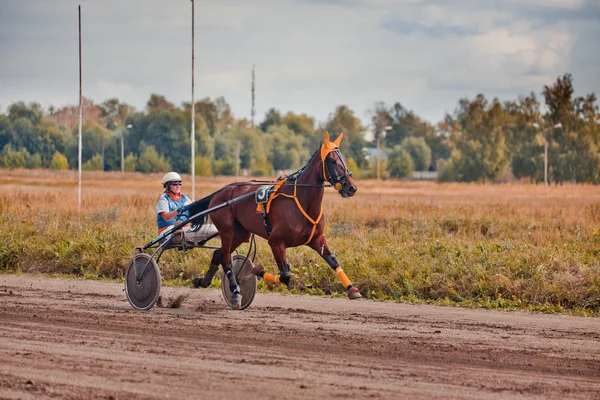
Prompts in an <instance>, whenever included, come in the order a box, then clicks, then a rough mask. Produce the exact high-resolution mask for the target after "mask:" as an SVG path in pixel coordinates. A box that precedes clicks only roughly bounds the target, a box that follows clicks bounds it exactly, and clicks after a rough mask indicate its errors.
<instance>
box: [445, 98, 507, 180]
mask: <svg viewBox="0 0 600 400" xmlns="http://www.w3.org/2000/svg"><path fill="white" fill-rule="evenodd" d="M457 117H458V122H459V123H460V125H461V126H462V132H461V134H460V136H459V138H458V140H457V142H456V149H457V150H458V151H456V152H453V157H454V158H452V164H451V165H452V166H453V167H455V168H457V171H456V176H458V178H459V179H460V180H462V181H467V182H472V181H483V182H486V181H493V180H494V179H496V178H498V177H499V176H500V174H501V173H502V172H503V171H504V169H505V167H506V166H507V165H508V155H507V148H506V141H505V131H506V130H507V122H508V120H509V118H508V114H507V113H506V111H505V110H504V109H503V108H502V106H501V104H500V102H499V101H498V100H496V99H495V100H494V101H493V103H492V104H491V105H489V104H488V102H487V100H486V99H485V97H484V96H483V95H481V94H480V95H478V96H477V97H476V98H475V100H473V101H471V102H469V101H464V100H461V102H460V103H459V110H458V112H457Z"/></svg>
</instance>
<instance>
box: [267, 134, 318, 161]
mask: <svg viewBox="0 0 600 400" xmlns="http://www.w3.org/2000/svg"><path fill="white" fill-rule="evenodd" d="M265 139H266V141H267V143H269V144H270V149H269V155H268V160H269V162H270V163H271V164H272V166H273V168H274V169H275V170H288V169H298V168H300V167H301V166H302V165H301V162H302V161H303V160H307V159H308V156H309V155H308V151H307V150H306V149H305V148H304V147H303V143H304V138H303V137H302V136H299V135H295V134H294V132H293V131H292V130H290V129H289V128H288V127H287V126H285V125H271V126H270V127H269V130H268V133H267V136H266V137H265Z"/></svg>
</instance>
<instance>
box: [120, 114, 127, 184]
mask: <svg viewBox="0 0 600 400" xmlns="http://www.w3.org/2000/svg"><path fill="white" fill-rule="evenodd" d="M125 129H127V128H126V127H124V126H123V127H122V128H121V175H125V138H124V136H125Z"/></svg>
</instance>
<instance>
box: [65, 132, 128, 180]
mask: <svg viewBox="0 0 600 400" xmlns="http://www.w3.org/2000/svg"><path fill="white" fill-rule="evenodd" d="M78 134H79V132H74V133H73V136H72V137H71V138H70V139H69V142H68V143H67V145H66V146H65V155H66V156H67V159H68V160H69V164H70V165H77V164H78V159H77V158H78V138H77V136H78ZM81 142H82V145H81V163H82V165H83V163H86V162H87V161H88V160H90V159H91V158H92V157H94V156H95V155H97V154H99V155H100V156H101V158H102V160H103V163H102V165H103V168H101V169H102V170H105V169H120V167H121V165H120V154H119V152H118V150H117V149H118V146H117V140H116V138H115V137H113V135H112V134H111V132H110V131H109V130H108V129H106V128H104V127H103V126H102V125H100V124H99V123H97V122H96V121H87V122H85V123H84V124H83V126H82V135H81ZM107 167H108V168H107Z"/></svg>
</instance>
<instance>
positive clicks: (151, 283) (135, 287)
mask: <svg viewBox="0 0 600 400" xmlns="http://www.w3.org/2000/svg"><path fill="white" fill-rule="evenodd" d="M125 293H126V294H127V300H129V303H130V304H131V306H132V307H133V308H135V309H136V310H143V311H145V310H149V309H151V308H152V307H153V306H154V304H155V303H156V301H157V300H158V296H159V295H160V270H159V269H158V265H157V264H156V261H154V259H153V258H152V257H150V256H149V255H148V254H144V253H140V254H136V255H135V257H134V258H133V260H131V262H130V263H129V267H127V272H126V273H125Z"/></svg>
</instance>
